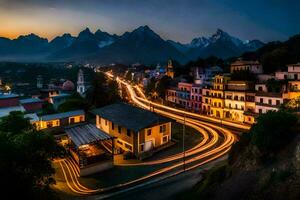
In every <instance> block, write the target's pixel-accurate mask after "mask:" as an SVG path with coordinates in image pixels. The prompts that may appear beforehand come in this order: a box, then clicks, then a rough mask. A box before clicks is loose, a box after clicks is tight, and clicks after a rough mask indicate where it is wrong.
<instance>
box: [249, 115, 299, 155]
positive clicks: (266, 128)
mask: <svg viewBox="0 0 300 200" xmlns="http://www.w3.org/2000/svg"><path fill="white" fill-rule="evenodd" d="M296 124H297V117H296V116H295V115H293V114H291V113H288V112H285V111H278V112H275V111H271V112H267V113H266V114H262V115H260V116H259V117H258V119H257V124H255V125H253V126H252V128H251V130H250V134H251V143H252V144H253V145H256V146H257V147H258V148H259V150H261V151H262V152H272V151H276V150H278V149H279V148H280V147H282V146H284V145H286V144H287V143H288V142H289V141H290V140H291V139H292V138H293V137H294V135H295V134H294V131H293V127H294V126H295V125H296Z"/></svg>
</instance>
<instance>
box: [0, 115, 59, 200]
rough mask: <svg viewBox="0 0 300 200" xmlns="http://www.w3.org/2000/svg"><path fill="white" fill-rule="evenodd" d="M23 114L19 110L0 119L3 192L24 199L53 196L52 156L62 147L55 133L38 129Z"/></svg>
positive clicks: (0, 186) (0, 163) (5, 194)
mask: <svg viewBox="0 0 300 200" xmlns="http://www.w3.org/2000/svg"><path fill="white" fill-rule="evenodd" d="M22 116H23V115H22V113H20V112H18V113H11V114H10V115H9V116H7V117H4V118H2V119H1V121H0V127H1V130H0V177H1V182H0V190H1V195H2V196H3V197H10V199H16V198H17V197H18V195H20V194H21V195H22V199H53V198H54V195H53V192H51V190H50V185H51V184H53V183H54V180H53V178H52V175H53V173H54V169H53V168H52V166H51V160H50V159H52V158H54V157H56V156H57V155H59V154H60V153H62V148H61V147H60V146H58V145H57V143H56V141H55V139H54V138H53V136H52V135H49V134H45V133H43V132H40V131H37V130H35V129H34V128H33V126H31V125H30V123H29V119H25V118H24V116H23V117H22ZM8 120H10V121H11V122H10V123H9V124H8ZM17 124H18V125H17ZM19 125H20V126H19ZM3 127H5V128H3ZM16 191H17V192H16Z"/></svg>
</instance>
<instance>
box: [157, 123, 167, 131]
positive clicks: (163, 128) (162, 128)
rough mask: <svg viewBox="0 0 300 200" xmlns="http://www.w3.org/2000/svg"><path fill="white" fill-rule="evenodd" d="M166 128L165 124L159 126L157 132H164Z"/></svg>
mask: <svg viewBox="0 0 300 200" xmlns="http://www.w3.org/2000/svg"><path fill="white" fill-rule="evenodd" d="M166 129H167V126H166V125H162V126H160V127H159V132H160V133H164V132H166Z"/></svg>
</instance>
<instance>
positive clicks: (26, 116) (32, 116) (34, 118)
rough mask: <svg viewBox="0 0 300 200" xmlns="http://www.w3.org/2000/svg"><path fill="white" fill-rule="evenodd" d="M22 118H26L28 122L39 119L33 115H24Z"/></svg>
mask: <svg viewBox="0 0 300 200" xmlns="http://www.w3.org/2000/svg"><path fill="white" fill-rule="evenodd" d="M24 117H25V118H28V119H29V120H30V122H37V121H39V117H38V116H37V114H35V113H31V114H26V115H24Z"/></svg>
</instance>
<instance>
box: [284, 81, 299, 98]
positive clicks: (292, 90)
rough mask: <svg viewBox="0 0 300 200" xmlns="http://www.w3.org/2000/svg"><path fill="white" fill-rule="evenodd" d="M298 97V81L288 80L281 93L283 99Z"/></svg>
mask: <svg viewBox="0 0 300 200" xmlns="http://www.w3.org/2000/svg"><path fill="white" fill-rule="evenodd" d="M299 97H300V81H289V82H288V85H287V88H286V90H285V91H284V93H283V98H284V99H288V100H291V99H296V98H299Z"/></svg>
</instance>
